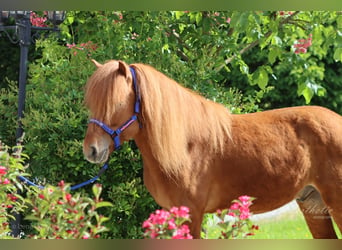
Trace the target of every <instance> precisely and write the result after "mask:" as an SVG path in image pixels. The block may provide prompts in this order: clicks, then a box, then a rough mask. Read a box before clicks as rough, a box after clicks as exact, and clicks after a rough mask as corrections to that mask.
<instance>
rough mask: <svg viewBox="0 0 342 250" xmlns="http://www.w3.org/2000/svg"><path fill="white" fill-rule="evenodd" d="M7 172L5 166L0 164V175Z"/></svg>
mask: <svg viewBox="0 0 342 250" xmlns="http://www.w3.org/2000/svg"><path fill="white" fill-rule="evenodd" d="M5 174H7V168H6V167H4V166H0V175H5Z"/></svg>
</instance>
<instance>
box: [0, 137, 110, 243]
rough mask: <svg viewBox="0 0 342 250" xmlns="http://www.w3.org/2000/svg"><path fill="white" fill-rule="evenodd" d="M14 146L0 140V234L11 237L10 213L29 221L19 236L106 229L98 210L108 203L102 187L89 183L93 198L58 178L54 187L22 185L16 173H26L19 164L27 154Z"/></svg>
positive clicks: (81, 234) (66, 235)
mask: <svg viewBox="0 0 342 250" xmlns="http://www.w3.org/2000/svg"><path fill="white" fill-rule="evenodd" d="M21 151H22V147H21V146H17V147H15V148H14V149H13V153H12V154H11V153H10V152H9V148H8V147H7V146H5V145H4V144H2V143H1V142H0V191H1V192H0V204H1V207H0V212H1V217H0V238H1V239H5V238H12V237H11V229H10V226H9V225H10V221H11V220H12V219H14V216H13V215H14V214H18V213H20V214H22V215H25V219H26V220H29V221H33V222H32V223H31V224H30V226H29V227H26V229H28V228H29V230H26V231H23V232H21V235H20V237H22V238H35V239H75V238H76V239H91V238H99V237H100V234H101V233H102V232H104V231H106V230H108V229H107V228H106V227H104V226H103V225H102V224H103V222H105V221H107V220H108V218H107V217H105V216H103V215H101V214H99V213H98V209H99V208H101V207H108V206H112V204H111V203H109V202H106V201H103V200H102V198H100V195H101V192H102V187H101V185H99V184H95V185H93V187H92V191H93V195H94V198H90V197H88V196H84V195H81V193H74V194H71V193H70V189H69V187H70V185H69V184H65V183H64V181H60V182H59V185H58V187H54V186H46V187H44V188H38V187H34V186H26V185H23V183H21V182H20V181H19V178H18V177H19V176H28V174H27V173H25V167H24V165H23V163H24V161H25V160H26V159H27V156H25V155H24V154H22V152H21Z"/></svg>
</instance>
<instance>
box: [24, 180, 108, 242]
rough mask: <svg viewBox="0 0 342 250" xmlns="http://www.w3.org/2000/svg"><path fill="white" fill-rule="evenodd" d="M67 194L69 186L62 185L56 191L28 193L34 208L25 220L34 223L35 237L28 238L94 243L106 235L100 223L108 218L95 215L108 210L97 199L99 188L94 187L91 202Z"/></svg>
mask: <svg viewBox="0 0 342 250" xmlns="http://www.w3.org/2000/svg"><path fill="white" fill-rule="evenodd" d="M68 190H69V185H67V184H65V183H64V181H61V182H60V183H59V184H58V187H53V186H48V187H45V188H44V189H41V190H39V189H37V188H33V189H31V192H30V194H29V197H30V200H31V202H32V206H33V208H32V214H30V215H28V216H26V219H28V220H31V221H33V224H32V225H33V227H34V229H35V230H36V233H35V234H33V235H29V238H34V239H94V238H99V237H100V235H99V233H101V232H104V231H107V228H106V227H104V226H103V225H102V223H103V222H105V221H107V220H108V219H109V218H107V217H104V216H102V215H99V214H98V213H97V212H96V209H98V208H100V207H104V206H111V203H109V202H105V201H102V200H101V199H100V194H101V191H102V187H101V185H99V184H95V185H94V186H93V193H94V196H95V198H94V199H91V198H89V197H82V196H81V195H80V194H79V193H78V194H75V195H72V194H71V193H69V191H68ZM92 222H95V224H93V223H92Z"/></svg>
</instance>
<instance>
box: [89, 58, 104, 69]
mask: <svg viewBox="0 0 342 250" xmlns="http://www.w3.org/2000/svg"><path fill="white" fill-rule="evenodd" d="M91 61H92V62H93V63H94V64H95V66H96V67H97V68H100V67H101V66H102V64H101V63H99V62H97V61H96V60H94V59H91Z"/></svg>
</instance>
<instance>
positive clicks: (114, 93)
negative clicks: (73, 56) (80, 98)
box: [84, 60, 127, 123]
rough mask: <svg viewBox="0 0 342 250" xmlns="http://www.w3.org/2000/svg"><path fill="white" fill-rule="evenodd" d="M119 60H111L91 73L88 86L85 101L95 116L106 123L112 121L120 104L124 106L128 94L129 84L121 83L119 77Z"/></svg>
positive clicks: (122, 78)
mask: <svg viewBox="0 0 342 250" xmlns="http://www.w3.org/2000/svg"><path fill="white" fill-rule="evenodd" d="M118 76H120V72H119V62H118V61H114V60H112V61H109V62H107V63H105V64H103V65H102V66H100V67H98V68H97V70H96V71H95V72H94V73H93V74H92V75H91V77H90V78H89V80H88V82H87V84H86V86H85V96H84V102H85V105H86V106H87V108H88V109H89V110H90V112H91V115H92V117H93V118H96V119H99V120H101V121H103V122H105V123H110V120H111V118H112V117H113V115H114V114H115V111H116V110H115V109H116V107H117V106H118V104H120V106H123V104H124V103H125V98H126V96H127V88H126V89H125V88H124V87H125V86H127V85H124V84H121V83H120V80H124V79H125V78H124V77H121V78H119V77H118Z"/></svg>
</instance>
